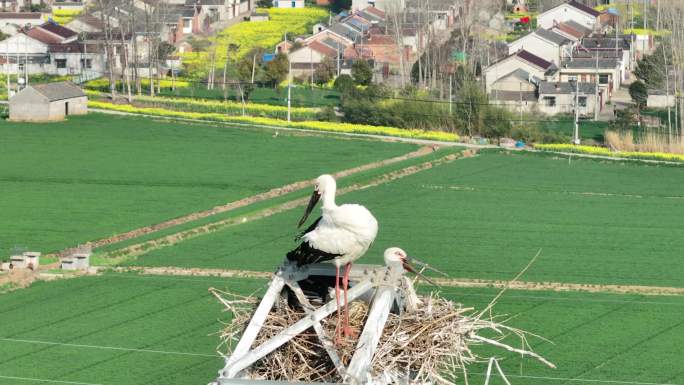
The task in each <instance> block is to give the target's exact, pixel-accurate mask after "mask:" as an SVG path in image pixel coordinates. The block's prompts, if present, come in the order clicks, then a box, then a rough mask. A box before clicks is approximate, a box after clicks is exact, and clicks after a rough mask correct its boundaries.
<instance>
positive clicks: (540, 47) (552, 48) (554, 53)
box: [508, 28, 573, 65]
mask: <svg viewBox="0 0 684 385" xmlns="http://www.w3.org/2000/svg"><path fill="white" fill-rule="evenodd" d="M572 48H573V43H572V41H571V40H570V39H568V38H566V37H565V36H563V35H560V34H557V33H555V32H552V31H549V30H546V29H541V28H540V29H538V30H536V31H534V32H531V33H529V34H527V35H525V36H523V37H521V38H519V39H518V40H515V41H513V42H511V43H510V44H509V45H508V54H509V55H512V54H514V53H516V52H518V51H521V50H525V51H527V52H530V53H532V54H534V55H537V56H539V57H540V58H542V59H544V60H547V61H550V62H552V63H554V64H555V65H559V64H560V62H561V59H562V58H563V57H567V56H569V55H570V52H572Z"/></svg>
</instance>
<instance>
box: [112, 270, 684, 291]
mask: <svg viewBox="0 0 684 385" xmlns="http://www.w3.org/2000/svg"><path fill="white" fill-rule="evenodd" d="M114 270H115V271H117V272H137V273H141V274H144V275H168V276H183V277H193V276H195V277H220V278H253V279H269V278H271V276H272V274H271V273H267V272H263V271H250V270H230V269H199V268H180V267H145V266H131V267H117V268H115V269H114ZM432 279H433V280H434V281H435V283H437V284H438V285H439V286H440V287H442V288H447V287H458V288H494V289H504V288H509V289H511V290H527V291H557V292H586V293H606V294H639V295H652V296H684V288H681V287H662V286H638V285H588V284H579V283H563V282H526V281H514V282H513V281H500V280H499V281H497V280H486V279H469V278H434V277H433V278H432Z"/></svg>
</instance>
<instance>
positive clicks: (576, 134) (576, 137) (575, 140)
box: [572, 80, 580, 144]
mask: <svg viewBox="0 0 684 385" xmlns="http://www.w3.org/2000/svg"><path fill="white" fill-rule="evenodd" d="M574 83H575V131H574V132H573V133H572V143H573V144H580V139H579V81H578V80H575V81H574Z"/></svg>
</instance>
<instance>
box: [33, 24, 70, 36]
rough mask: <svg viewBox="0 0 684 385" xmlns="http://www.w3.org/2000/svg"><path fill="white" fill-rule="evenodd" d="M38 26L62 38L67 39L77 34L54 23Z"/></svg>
mask: <svg viewBox="0 0 684 385" xmlns="http://www.w3.org/2000/svg"><path fill="white" fill-rule="evenodd" d="M38 28H42V29H44V30H46V31H48V32H50V33H53V34H55V35H57V36H60V37H62V38H64V39H68V38H70V37H74V36H76V35H78V34H77V33H76V32H74V31H72V30H70V29H69V28H66V27H62V26H61V25H58V24H55V23H47V24H43V25H41V26H40V27H38Z"/></svg>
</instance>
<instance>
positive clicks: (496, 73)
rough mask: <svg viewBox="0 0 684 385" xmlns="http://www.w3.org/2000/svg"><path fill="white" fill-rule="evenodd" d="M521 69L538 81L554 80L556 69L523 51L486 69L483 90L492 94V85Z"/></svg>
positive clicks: (545, 61) (553, 65)
mask: <svg viewBox="0 0 684 385" xmlns="http://www.w3.org/2000/svg"><path fill="white" fill-rule="evenodd" d="M517 69H521V70H523V71H525V72H527V73H528V74H530V76H533V77H535V78H537V79H540V80H556V76H557V72H558V67H557V66H556V65H555V64H553V63H552V62H550V61H547V60H544V59H543V58H540V57H539V56H537V55H534V54H532V53H530V52H527V51H525V50H521V51H518V52H516V53H514V54H511V55H509V56H507V57H505V58H503V59H502V60H500V61H498V62H497V63H494V64H492V65H491V66H489V67H487V68H486V69H485V71H484V73H485V90H486V92H487V94H490V95H491V93H492V90H493V89H494V88H493V84H494V83H495V82H496V81H498V80H499V79H501V78H503V77H505V76H507V75H509V74H511V73H512V72H513V71H515V70H517Z"/></svg>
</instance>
